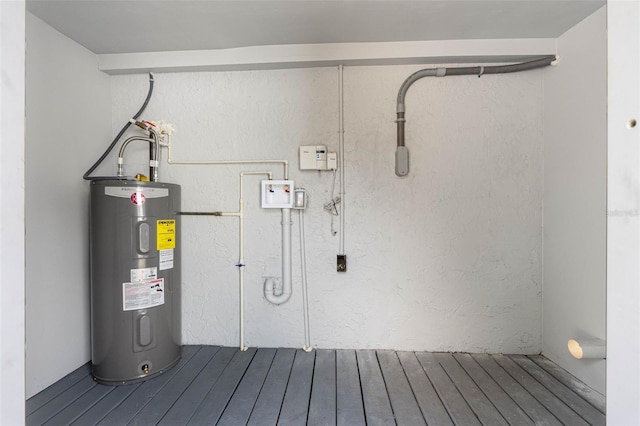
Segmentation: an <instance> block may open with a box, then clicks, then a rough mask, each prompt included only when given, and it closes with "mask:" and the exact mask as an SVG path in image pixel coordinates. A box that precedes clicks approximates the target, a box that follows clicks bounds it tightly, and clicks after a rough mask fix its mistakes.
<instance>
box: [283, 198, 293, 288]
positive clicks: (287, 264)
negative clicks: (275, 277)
mask: <svg viewBox="0 0 640 426" xmlns="http://www.w3.org/2000/svg"><path fill="white" fill-rule="evenodd" d="M291 224H292V223H291V209H282V295H286V300H288V299H289V297H291V287H292V285H291Z"/></svg>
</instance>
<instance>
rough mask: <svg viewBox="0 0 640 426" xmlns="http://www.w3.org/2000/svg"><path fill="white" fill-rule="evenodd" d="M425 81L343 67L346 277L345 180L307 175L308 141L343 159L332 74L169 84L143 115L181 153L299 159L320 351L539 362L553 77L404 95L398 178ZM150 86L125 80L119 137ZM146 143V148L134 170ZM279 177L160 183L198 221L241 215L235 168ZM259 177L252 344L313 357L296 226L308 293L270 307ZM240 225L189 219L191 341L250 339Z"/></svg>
mask: <svg viewBox="0 0 640 426" xmlns="http://www.w3.org/2000/svg"><path fill="white" fill-rule="evenodd" d="M416 69H419V68H418V67H415V66H389V67H358V68H347V69H345V96H344V97H345V109H346V112H345V129H346V135H345V139H346V143H345V145H346V155H345V164H346V170H345V172H346V192H347V194H346V203H347V204H346V216H345V219H346V230H345V232H346V234H345V236H346V254H347V256H348V272H347V273H345V274H338V273H337V272H335V262H336V254H337V247H338V237H333V236H331V234H330V216H329V215H328V214H327V213H325V212H324V211H323V208H322V205H323V203H325V202H327V201H329V200H330V193H331V185H332V176H331V174H330V173H327V172H325V173H321V174H320V173H318V172H300V171H299V170H297V163H298V161H297V152H298V146H299V145H315V144H325V145H327V146H328V147H329V149H330V150H337V140H338V138H337V128H338V122H337V117H338V100H337V95H338V88H337V70H336V69H334V68H319V69H301V70H282V71H251V72H220V73H182V74H158V75H157V76H156V81H157V83H156V92H155V94H154V98H153V99H152V101H151V104H150V106H149V108H148V110H147V113H146V114H145V118H147V119H164V120H168V121H171V122H173V123H175V125H176V128H177V133H176V134H175V136H174V149H173V156H174V159H242V158H285V159H288V160H289V161H290V162H291V164H292V172H291V177H292V179H294V180H295V182H296V185H297V186H303V187H305V188H306V189H307V190H308V192H309V199H310V206H309V209H308V211H307V213H306V216H305V221H306V224H307V230H306V233H307V234H306V237H307V256H308V277H309V301H310V315H311V334H312V343H313V345H315V346H318V347H337V348H394V349H422V350H461V351H492V352H518V353H534V352H538V351H540V349H541V327H542V325H541V277H542V271H541V244H542V243H541V238H542V232H541V222H542V216H541V215H542V212H541V210H542V139H543V134H542V116H543V114H542V105H543V99H542V98H543V92H542V71H540V70H537V71H532V72H527V73H522V74H513V75H504V76H485V77H482V78H480V79H478V78H477V77H471V76H470V77H452V78H446V79H425V80H422V81H420V82H418V83H416V84H415V85H414V86H413V87H412V88H411V90H410V92H409V94H408V97H407V108H408V113H407V119H408V123H407V145H408V147H409V149H410V151H411V167H412V171H411V173H410V175H409V176H408V177H407V178H404V179H400V178H397V177H396V176H395V174H394V165H393V157H394V150H395V124H394V122H393V120H394V118H395V114H394V111H395V98H396V94H397V90H398V87H399V85H400V84H401V83H402V81H403V80H404V79H405V78H406V76H408V75H409V74H410V73H411V72H413V71H415V70H416ZM146 80H147V78H146V76H143V75H134V76H116V77H113V79H112V93H113V118H114V123H113V128H114V129H116V128H119V127H120V126H121V123H122V122H123V120H125V119H126V118H127V117H128V115H129V114H132V113H133V111H135V110H136V109H137V108H138V106H139V104H140V103H141V102H142V99H143V98H144V95H145V93H146V89H147V84H146ZM145 149H146V148H144V147H142V146H140V147H136V148H133V149H132V150H131V152H132V153H131V155H130V157H131V158H130V159H129V161H128V164H135V163H139V160H136V159H135V155H136V154H135V153H134V151H136V150H137V151H138V153H139V154H141V153H142V152H143V151H144V150H145ZM163 157H164V158H166V152H163ZM140 168H141V170H143V169H144V168H143V166H141V167H140ZM265 168H268V167H266V166H265V167H261V166H247V167H241V166H179V165H170V166H167V165H166V164H165V163H164V161H163V165H162V169H161V180H166V181H170V182H177V183H180V184H182V185H183V209H184V210H226V211H229V210H236V209H237V205H238V181H239V177H238V174H239V172H240V171H241V170H250V169H252V170H263V169H265ZM270 168H271V169H273V170H274V172H275V173H276V176H277V177H280V176H281V170H280V168H278V167H270ZM129 171H130V172H132V173H135V171H137V170H136V168H135V167H130V168H129ZM258 180H259V178H258V177H250V178H248V179H247V196H246V208H247V212H246V213H247V218H246V244H247V253H246V254H247V255H246V263H247V268H246V277H247V280H246V284H247V292H246V307H247V343H248V344H249V345H250V346H294V347H295V346H301V345H302V344H303V328H302V308H301V295H300V284H299V283H300V280H299V267H298V264H299V262H298V257H297V236H298V231H297V226H298V220H297V217H296V216H295V215H294V223H295V224H294V233H293V235H294V253H295V254H294V277H295V282H294V295H293V297H292V299H291V300H290V301H289V302H288V303H287V304H285V305H283V306H280V307H274V306H271V305H270V304H269V303H267V302H266V301H265V300H264V299H263V297H262V290H261V287H262V277H264V276H280V269H279V268H280V266H279V265H280V260H279V257H280V255H279V251H280V248H279V247H280V213H279V211H265V210H261V209H260V208H259V205H260V200H259V198H258ZM237 227H238V224H237V220H236V219H234V218H193V217H186V218H184V220H183V243H184V254H183V282H184V290H183V291H184V300H183V324H184V326H183V339H184V343H187V344H195V343H200V344H222V345H237V344H238V320H237V316H238V307H237V300H238V290H237V288H238V285H237V281H238V280H237V271H236V267H235V266H234V265H235V264H236V263H237V260H238V259H237V240H238V239H237Z"/></svg>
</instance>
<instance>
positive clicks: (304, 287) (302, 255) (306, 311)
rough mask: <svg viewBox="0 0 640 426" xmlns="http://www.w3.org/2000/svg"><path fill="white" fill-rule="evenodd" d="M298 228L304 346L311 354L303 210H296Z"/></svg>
mask: <svg viewBox="0 0 640 426" xmlns="http://www.w3.org/2000/svg"><path fill="white" fill-rule="evenodd" d="M298 218H299V221H298V222H299V226H300V272H301V275H302V309H303V314H304V346H303V347H302V349H303V350H304V351H305V352H311V350H312V348H311V333H310V332H309V297H308V293H307V259H306V252H307V249H306V247H305V242H304V210H302V209H300V210H298Z"/></svg>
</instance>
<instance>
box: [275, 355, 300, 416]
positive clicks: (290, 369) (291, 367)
mask: <svg viewBox="0 0 640 426" xmlns="http://www.w3.org/2000/svg"><path fill="white" fill-rule="evenodd" d="M297 356H298V353H297V352H294V356H293V360H291V366H290V367H289V375H288V376H287V384H286V385H285V387H284V393H283V394H282V400H281V401H280V408H279V409H278V418H277V420H276V424H278V422H279V421H280V417H281V416H282V406H283V405H284V398H285V396H286V395H287V388H288V387H289V382H290V381H291V373H292V372H293V364H295V362H296V358H297Z"/></svg>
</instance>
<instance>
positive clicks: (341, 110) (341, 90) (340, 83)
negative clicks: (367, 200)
mask: <svg viewBox="0 0 640 426" xmlns="http://www.w3.org/2000/svg"><path fill="white" fill-rule="evenodd" d="M343 75H344V67H343V66H342V65H338V97H339V100H338V102H339V104H340V105H339V108H338V111H339V119H338V121H339V124H338V126H339V129H338V139H339V145H338V161H339V162H340V214H339V216H340V245H339V250H338V252H339V253H338V254H344V205H345V199H344V175H345V173H344V77H343Z"/></svg>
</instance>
